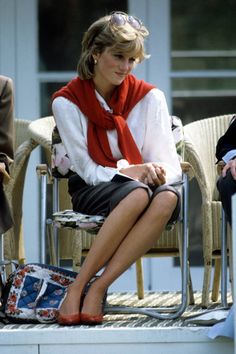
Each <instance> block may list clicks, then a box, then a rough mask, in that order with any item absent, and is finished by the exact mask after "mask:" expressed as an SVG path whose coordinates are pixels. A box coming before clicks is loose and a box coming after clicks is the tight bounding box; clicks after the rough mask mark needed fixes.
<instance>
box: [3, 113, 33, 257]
mask: <svg viewBox="0 0 236 354" xmlns="http://www.w3.org/2000/svg"><path fill="white" fill-rule="evenodd" d="M29 124H30V121H28V120H22V119H15V121H14V134H15V140H14V149H15V152H14V161H13V163H12V164H11V166H10V174H11V179H10V181H9V183H8V184H6V185H5V192H6V195H7V197H8V200H9V203H10V206H11V210H12V215H13V220H14V226H13V227H12V228H11V229H10V230H9V231H7V232H6V233H5V234H4V258H5V259H6V260H9V261H12V260H17V261H18V262H19V263H24V260H25V253H24V240H23V232H22V231H23V230H22V203H23V191H24V181H25V174H26V169H27V165H28V160H29V157H30V154H31V152H32V150H33V149H34V148H35V147H36V146H37V143H36V142H35V141H33V140H32V139H30V137H29V131H28V127H29Z"/></svg>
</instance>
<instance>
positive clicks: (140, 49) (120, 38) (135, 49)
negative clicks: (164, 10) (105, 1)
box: [77, 13, 149, 79]
mask: <svg viewBox="0 0 236 354" xmlns="http://www.w3.org/2000/svg"><path fill="white" fill-rule="evenodd" d="M123 14H124V16H127V18H128V15H127V14H125V13H123ZM111 16H112V15H108V16H104V17H102V18H100V19H98V20H97V21H95V22H94V23H93V24H92V25H91V26H90V27H89V28H88V30H87V32H85V34H84V37H83V40H82V52H81V56H80V59H79V62H78V66H77V71H78V74H79V76H80V78H81V79H90V78H92V77H93V76H94V59H93V54H98V53H99V54H101V53H103V52H104V50H105V49H106V48H107V47H109V48H111V49H112V50H114V51H117V52H119V53H123V54H126V55H130V56H131V57H134V58H135V62H136V63H140V62H141V61H143V60H144V59H145V58H148V57H149V55H147V54H146V53H145V48H144V39H145V37H147V36H148V35H149V32H148V30H147V28H146V27H145V26H143V25H142V24H141V25H140V28H138V29H137V28H134V27H133V26H132V25H131V24H130V23H129V22H128V21H126V22H125V24H123V25H120V26H118V25H116V24H113V23H112V22H111Z"/></svg>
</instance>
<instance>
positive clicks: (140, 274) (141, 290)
mask: <svg viewBox="0 0 236 354" xmlns="http://www.w3.org/2000/svg"><path fill="white" fill-rule="evenodd" d="M136 281H137V293H138V298H139V300H141V299H143V298H144V285H143V265H142V258H139V259H138V260H137V261H136Z"/></svg>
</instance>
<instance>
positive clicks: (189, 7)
mask: <svg viewBox="0 0 236 354" xmlns="http://www.w3.org/2000/svg"><path fill="white" fill-rule="evenodd" d="M235 17H236V1H235V0H224V1H222V0H197V1H196V0H188V1H186V0H177V1H176V0H174V1H172V2H171V23H172V31H171V39H172V50H197V49H198V50H220V49H223V50H230V49H235V48H236V41H235V35H234V25H233V24H234V23H235Z"/></svg>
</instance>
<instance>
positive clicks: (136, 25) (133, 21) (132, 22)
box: [128, 16, 142, 29]
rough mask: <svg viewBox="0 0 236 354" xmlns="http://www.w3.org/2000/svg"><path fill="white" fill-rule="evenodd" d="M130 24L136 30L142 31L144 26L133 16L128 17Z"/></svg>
mask: <svg viewBox="0 0 236 354" xmlns="http://www.w3.org/2000/svg"><path fill="white" fill-rule="evenodd" d="M128 22H129V24H130V25H131V26H132V27H133V28H135V29H140V28H141V26H142V24H141V22H140V21H139V20H138V19H137V18H135V17H133V16H129V17H128Z"/></svg>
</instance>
